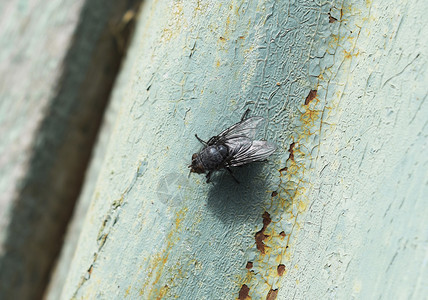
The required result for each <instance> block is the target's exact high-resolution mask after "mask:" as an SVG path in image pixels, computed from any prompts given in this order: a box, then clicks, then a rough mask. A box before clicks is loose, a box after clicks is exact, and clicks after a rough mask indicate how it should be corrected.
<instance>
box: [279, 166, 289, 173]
mask: <svg viewBox="0 0 428 300" xmlns="http://www.w3.org/2000/svg"><path fill="white" fill-rule="evenodd" d="M287 170H288V168H287V167H284V168H282V169H280V170H279V173H282V172H287Z"/></svg>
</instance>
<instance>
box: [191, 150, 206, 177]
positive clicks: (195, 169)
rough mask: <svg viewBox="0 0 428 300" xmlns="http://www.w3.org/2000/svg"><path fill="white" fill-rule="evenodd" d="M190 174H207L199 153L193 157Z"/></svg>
mask: <svg viewBox="0 0 428 300" xmlns="http://www.w3.org/2000/svg"><path fill="white" fill-rule="evenodd" d="M189 168H190V173H198V174H202V173H205V169H204V166H203V165H202V162H201V159H200V158H199V155H198V153H194V154H193V155H192V164H191V165H190V166H189Z"/></svg>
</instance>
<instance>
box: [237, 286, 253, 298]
mask: <svg viewBox="0 0 428 300" xmlns="http://www.w3.org/2000/svg"><path fill="white" fill-rule="evenodd" d="M249 292H250V288H249V287H248V286H247V285H246V284H244V285H242V286H241V289H240V290H239V296H238V299H239V300H246V299H251V297H250V296H248V293H249Z"/></svg>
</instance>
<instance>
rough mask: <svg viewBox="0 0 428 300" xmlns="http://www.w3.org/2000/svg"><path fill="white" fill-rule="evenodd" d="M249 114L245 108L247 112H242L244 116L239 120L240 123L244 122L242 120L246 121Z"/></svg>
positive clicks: (248, 110)
mask: <svg viewBox="0 0 428 300" xmlns="http://www.w3.org/2000/svg"><path fill="white" fill-rule="evenodd" d="M249 113H250V109H249V108H247V110H246V111H245V112H244V114H243V115H242V118H241V122H242V121H244V120H246V119H248V114H249Z"/></svg>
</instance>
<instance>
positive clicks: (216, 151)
mask: <svg viewBox="0 0 428 300" xmlns="http://www.w3.org/2000/svg"><path fill="white" fill-rule="evenodd" d="M227 155H228V148H227V147H226V146H225V145H211V146H208V147H206V148H205V149H204V150H202V151H201V153H200V154H199V156H200V158H201V163H202V165H203V167H204V169H205V170H207V171H212V170H217V169H219V168H221V167H222V166H223V164H224V161H225V159H226V157H227Z"/></svg>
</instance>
